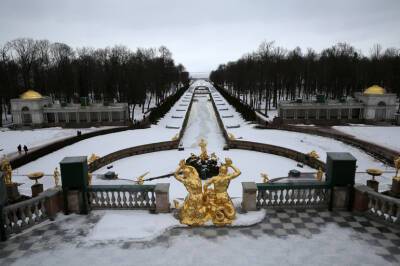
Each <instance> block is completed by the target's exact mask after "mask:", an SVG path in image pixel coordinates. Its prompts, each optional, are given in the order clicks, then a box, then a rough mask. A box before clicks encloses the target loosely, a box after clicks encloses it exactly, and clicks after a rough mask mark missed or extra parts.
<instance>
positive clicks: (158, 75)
mask: <svg viewBox="0 0 400 266" xmlns="http://www.w3.org/2000/svg"><path fill="white" fill-rule="evenodd" d="M188 82H189V75H188V72H186V71H185V68H184V66H183V65H181V64H178V65H176V64H175V62H174V60H173V59H172V54H171V52H170V51H169V50H168V49H167V48H166V47H165V46H161V47H159V48H148V49H146V48H138V49H137V50H136V51H131V50H130V49H129V48H127V47H126V46H123V45H116V46H114V47H107V48H98V49H94V48H91V47H80V48H75V49H74V48H72V47H70V46H69V45H67V44H65V43H57V42H56V43H51V42H49V41H48V40H34V39H30V38H19V39H15V40H12V41H9V42H7V43H5V44H4V45H0V104H1V107H2V108H0V115H1V112H2V111H3V109H7V110H9V103H10V99H12V98H16V97H18V95H20V94H21V93H23V92H24V91H26V90H28V89H33V90H35V91H38V92H40V93H41V94H43V95H49V96H52V97H53V98H54V99H59V100H60V101H62V102H67V103H68V102H74V101H79V98H80V97H89V98H90V99H92V100H93V101H96V100H102V101H112V100H117V101H124V102H128V103H129V105H130V107H133V110H134V108H135V105H137V104H140V105H141V106H142V107H143V110H144V106H145V104H146V100H147V104H148V105H149V104H150V102H151V101H152V100H153V101H155V103H156V104H157V105H158V104H159V103H160V102H161V101H163V99H164V98H165V97H166V96H167V95H169V94H171V93H173V92H174V91H175V90H176V89H177V88H178V87H180V86H186V85H187V84H188ZM7 106H8V108H6V107H7ZM3 107H4V108H3ZM131 109H132V108H131ZM0 117H2V116H0ZM132 117H133V114H132ZM0 123H1V119H0Z"/></svg>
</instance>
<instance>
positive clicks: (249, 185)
mask: <svg viewBox="0 0 400 266" xmlns="http://www.w3.org/2000/svg"><path fill="white" fill-rule="evenodd" d="M242 188H243V197H242V210H243V211H244V212H248V211H256V210H257V185H256V183H255V182H242Z"/></svg>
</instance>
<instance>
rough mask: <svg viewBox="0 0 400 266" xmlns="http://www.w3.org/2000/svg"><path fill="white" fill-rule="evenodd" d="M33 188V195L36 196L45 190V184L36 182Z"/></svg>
mask: <svg viewBox="0 0 400 266" xmlns="http://www.w3.org/2000/svg"><path fill="white" fill-rule="evenodd" d="M31 190H32V197H36V196H38V195H39V194H40V193H42V192H43V184H39V183H37V184H34V185H32V186H31Z"/></svg>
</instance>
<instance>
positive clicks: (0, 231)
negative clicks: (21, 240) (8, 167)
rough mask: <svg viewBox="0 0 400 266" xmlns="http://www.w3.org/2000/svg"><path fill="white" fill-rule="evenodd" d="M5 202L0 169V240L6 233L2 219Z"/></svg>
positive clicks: (4, 185)
mask: <svg viewBox="0 0 400 266" xmlns="http://www.w3.org/2000/svg"><path fill="white" fill-rule="evenodd" d="M6 202H7V190H6V184H4V179H3V172H1V171H0V240H1V241H6V240H7V234H6V229H5V222H6V221H5V219H4V213H3V207H4V205H6Z"/></svg>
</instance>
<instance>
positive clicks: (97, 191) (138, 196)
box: [88, 185, 156, 210]
mask: <svg viewBox="0 0 400 266" xmlns="http://www.w3.org/2000/svg"><path fill="white" fill-rule="evenodd" d="M155 187H156V185H94V186H90V187H89V188H88V199H89V205H90V207H91V208H92V209H143V210H154V209H155V208H156V197H155Z"/></svg>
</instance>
